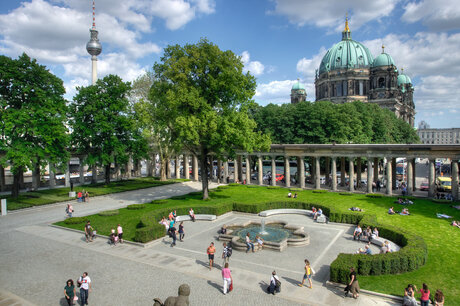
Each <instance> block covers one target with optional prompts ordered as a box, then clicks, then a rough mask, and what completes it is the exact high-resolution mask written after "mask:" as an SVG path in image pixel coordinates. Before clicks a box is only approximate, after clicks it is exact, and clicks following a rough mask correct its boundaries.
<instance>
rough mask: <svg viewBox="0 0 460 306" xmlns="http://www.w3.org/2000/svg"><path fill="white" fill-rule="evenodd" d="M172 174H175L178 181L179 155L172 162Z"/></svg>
mask: <svg viewBox="0 0 460 306" xmlns="http://www.w3.org/2000/svg"><path fill="white" fill-rule="evenodd" d="M174 173H175V174H176V179H180V155H176V158H175V160H174Z"/></svg>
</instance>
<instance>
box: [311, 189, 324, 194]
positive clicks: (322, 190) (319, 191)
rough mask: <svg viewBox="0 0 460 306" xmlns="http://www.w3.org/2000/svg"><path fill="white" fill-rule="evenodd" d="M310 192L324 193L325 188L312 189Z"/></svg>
mask: <svg viewBox="0 0 460 306" xmlns="http://www.w3.org/2000/svg"><path fill="white" fill-rule="evenodd" d="M312 192H313V193H326V192H327V190H324V189H314V190H313V191H312Z"/></svg>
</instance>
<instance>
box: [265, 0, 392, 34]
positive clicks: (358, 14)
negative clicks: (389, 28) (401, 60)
mask: <svg viewBox="0 0 460 306" xmlns="http://www.w3.org/2000/svg"><path fill="white" fill-rule="evenodd" d="M274 2H275V9H274V11H273V12H270V13H275V14H278V15H284V16H286V17H287V18H288V19H289V21H290V22H291V23H293V24H295V25H298V26H304V25H314V26H317V27H321V28H333V29H343V24H344V17H345V16H344V14H345V12H349V17H350V22H351V23H352V25H353V29H357V28H359V27H360V26H362V25H363V24H365V23H366V22H369V21H372V20H378V19H380V18H382V17H386V16H388V15H389V14H390V13H391V12H392V11H393V10H394V8H395V6H396V4H397V3H398V2H399V0H373V1H368V0H349V1H343V0H308V1H305V0H274Z"/></svg>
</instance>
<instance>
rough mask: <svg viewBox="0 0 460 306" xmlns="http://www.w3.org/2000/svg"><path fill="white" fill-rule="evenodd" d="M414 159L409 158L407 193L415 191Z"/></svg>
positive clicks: (410, 193)
mask: <svg viewBox="0 0 460 306" xmlns="http://www.w3.org/2000/svg"><path fill="white" fill-rule="evenodd" d="M412 162H413V159H409V158H408V159H407V195H412V194H413V193H414V180H413V178H414V164H413V163H412Z"/></svg>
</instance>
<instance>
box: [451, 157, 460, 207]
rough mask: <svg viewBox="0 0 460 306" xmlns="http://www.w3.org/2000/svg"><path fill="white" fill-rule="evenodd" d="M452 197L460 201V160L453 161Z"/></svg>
mask: <svg viewBox="0 0 460 306" xmlns="http://www.w3.org/2000/svg"><path fill="white" fill-rule="evenodd" d="M451 169H452V197H453V198H454V201H458V199H459V198H458V160H453V161H452V166H451Z"/></svg>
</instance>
